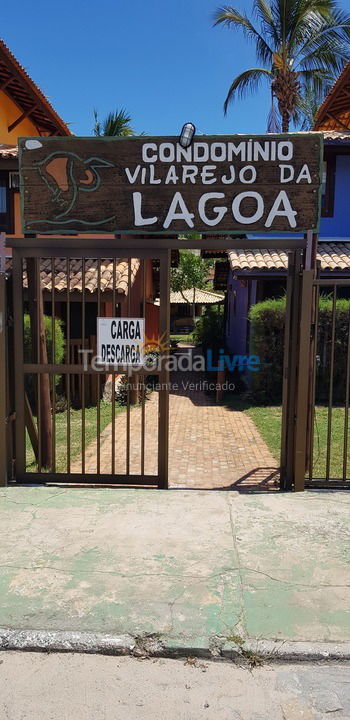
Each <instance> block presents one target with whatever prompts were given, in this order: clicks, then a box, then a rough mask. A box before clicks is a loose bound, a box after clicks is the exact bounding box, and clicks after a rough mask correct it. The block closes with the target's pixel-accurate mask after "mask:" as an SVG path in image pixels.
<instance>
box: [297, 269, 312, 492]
mask: <svg viewBox="0 0 350 720" xmlns="http://www.w3.org/2000/svg"><path fill="white" fill-rule="evenodd" d="M313 282H314V270H304V271H303V273H302V287H301V309H300V325H299V347H298V380H297V394H296V406H295V422H296V426H295V448H294V491H295V492H300V491H303V490H304V489H305V471H306V456H307V445H308V442H307V424H308V407H309V381H310V341H311V337H310V329H311V317H312V295H313Z"/></svg>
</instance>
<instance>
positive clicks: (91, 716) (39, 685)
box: [0, 651, 350, 720]
mask: <svg viewBox="0 0 350 720" xmlns="http://www.w3.org/2000/svg"><path fill="white" fill-rule="evenodd" d="M139 718H140V719H142V720H203V719H204V720H214V719H215V720H297V719H299V718H300V719H301V718H302V719H303V720H313V719H315V718H316V720H318V719H319V718H328V719H329V718H350V665H349V664H344V663H343V664H334V663H333V664H318V665H316V664H307V665H306V664H295V665H282V664H275V665H272V664H271V665H269V664H265V665H263V666H261V667H255V668H252V667H243V666H237V665H233V664H231V663H226V662H225V663H224V662H208V661H202V660H198V659H196V660H195V659H192V658H188V659H187V660H163V659H157V660H152V659H146V658H139V659H136V658H130V657H110V656H109V657H108V656H100V655H78V654H68V653H67V654H63V653H62V654H41V653H30V652H11V651H6V652H1V653H0V719H1V720H42V719H43V720H44V719H45V720H124V719H125V720H126V719H127V720H136V719H137V720H139Z"/></svg>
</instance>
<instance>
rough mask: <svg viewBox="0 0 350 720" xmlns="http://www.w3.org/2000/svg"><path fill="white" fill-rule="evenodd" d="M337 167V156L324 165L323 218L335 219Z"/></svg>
mask: <svg viewBox="0 0 350 720" xmlns="http://www.w3.org/2000/svg"><path fill="white" fill-rule="evenodd" d="M335 165H336V155H330V156H329V157H328V158H327V160H325V161H324V163H323V173H322V205H321V215H322V217H333V215H334V191H335Z"/></svg>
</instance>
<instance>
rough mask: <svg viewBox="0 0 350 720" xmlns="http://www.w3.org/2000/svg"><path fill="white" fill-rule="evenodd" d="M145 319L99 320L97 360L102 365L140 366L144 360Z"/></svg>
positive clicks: (99, 318)
mask: <svg viewBox="0 0 350 720" xmlns="http://www.w3.org/2000/svg"><path fill="white" fill-rule="evenodd" d="M144 323H145V321H144V318H106V317H98V318H97V358H98V363H99V364H101V365H114V366H116V365H129V366H130V365H132V366H139V365H142V364H143V360H144V355H143V353H144V343H145V328H144Z"/></svg>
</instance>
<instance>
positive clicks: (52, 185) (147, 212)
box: [19, 133, 322, 234]
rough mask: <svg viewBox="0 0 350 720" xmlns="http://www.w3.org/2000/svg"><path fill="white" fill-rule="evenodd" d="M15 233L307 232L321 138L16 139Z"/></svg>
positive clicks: (316, 193) (315, 201) (315, 214)
mask: <svg viewBox="0 0 350 720" xmlns="http://www.w3.org/2000/svg"><path fill="white" fill-rule="evenodd" d="M19 147H20V172H21V192H22V208H23V230H24V232H28V233H34V232H37V233H38V232H44V233H45V232H49V233H62V232H66V233H69V232H96V233H104V232H118V233H123V232H125V233H128V232H132V233H140V234H143V233H166V234H169V233H180V232H193V231H196V232H200V233H211V234H212V233H220V232H253V231H255V232H256V231H258V232H263V233H268V232H270V233H276V232H301V231H303V232H305V231H306V230H315V231H316V230H317V229H318V223H319V214H320V185H321V157H322V136H321V135H319V134H318V133H310V134H303V133H300V134H295V135H292V134H291V135H262V136H244V135H232V136H210V137H209V136H208V137H207V136H201V137H197V138H195V140H194V142H193V143H192V145H191V146H190V147H189V148H182V147H181V146H180V144H179V142H178V140H177V138H174V137H163V138H159V137H158V138H151V137H150V138H146V137H142V138H77V137H70V138H66V137H65V138H58V137H55V138H50V137H45V138H44V137H40V138H21V139H20V141H19Z"/></svg>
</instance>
